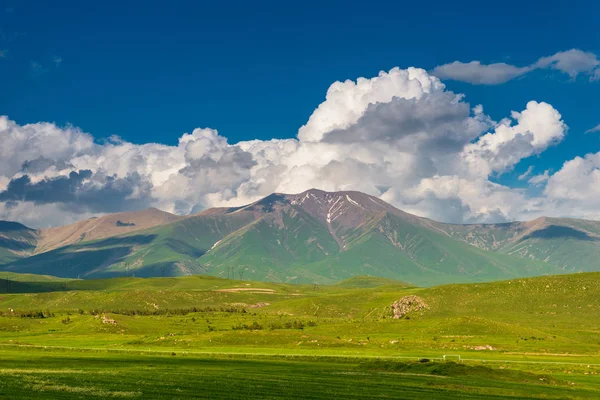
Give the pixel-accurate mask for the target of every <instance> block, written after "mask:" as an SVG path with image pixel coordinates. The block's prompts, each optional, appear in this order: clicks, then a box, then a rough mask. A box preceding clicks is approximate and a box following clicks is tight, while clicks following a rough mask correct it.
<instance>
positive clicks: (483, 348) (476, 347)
mask: <svg viewBox="0 0 600 400" xmlns="http://www.w3.org/2000/svg"><path fill="white" fill-rule="evenodd" d="M471 349H473V350H498V349H496V348H495V347H492V346H490V345H489V344H486V345H485V346H475V347H471Z"/></svg>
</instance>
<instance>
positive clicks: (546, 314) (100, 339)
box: [0, 273, 600, 363]
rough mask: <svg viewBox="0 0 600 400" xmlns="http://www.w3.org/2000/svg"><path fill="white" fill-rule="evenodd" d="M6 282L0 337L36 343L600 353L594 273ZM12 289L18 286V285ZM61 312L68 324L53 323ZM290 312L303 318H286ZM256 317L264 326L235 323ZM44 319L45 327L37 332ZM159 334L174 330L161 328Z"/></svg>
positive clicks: (599, 287)
mask: <svg viewBox="0 0 600 400" xmlns="http://www.w3.org/2000/svg"><path fill="white" fill-rule="evenodd" d="M14 283H15V285H14V286H13V287H12V288H13V289H15V290H13V292H12V293H13V294H9V295H6V294H3V295H2V296H0V310H4V311H1V312H0V343H3V342H5V341H8V340H13V339H15V338H16V337H15V335H16V333H15V332H18V337H19V340H21V341H23V342H26V343H35V344H40V345H46V344H55V345H56V344H61V343H64V344H65V345H67V346H72V345H74V343H83V342H84V341H86V340H89V338H90V335H98V336H96V337H95V338H94V342H93V343H94V346H96V344H97V343H110V344H111V347H114V346H117V347H126V348H136V347H138V346H142V348H144V349H146V348H148V347H156V346H159V347H165V346H167V348H177V347H180V348H184V349H190V348H214V347H216V348H219V347H224V348H228V349H230V350H231V349H232V348H237V349H239V351H241V352H246V351H250V350H251V349H253V348H255V347H258V348H259V349H260V350H262V351H265V348H277V349H286V348H288V349H291V350H292V351H293V352H299V351H302V350H303V349H304V350H307V351H309V352H310V354H315V352H319V351H334V352H336V353H337V354H344V353H346V354H354V355H355V354H357V353H356V352H361V353H365V352H366V353H370V354H382V355H383V354H391V355H398V352H415V351H418V352H419V353H417V354H428V353H429V354H431V353H434V354H436V353H438V352H439V354H448V353H450V354H457V353H456V352H458V354H465V353H469V352H475V353H477V355H473V357H475V358H480V357H483V356H486V357H496V356H502V357H510V355H511V354H512V355H514V354H525V355H530V356H531V355H536V354H537V355H539V356H547V357H552V356H555V357H556V356H559V357H560V355H561V354H563V361H564V357H565V356H569V354H571V356H569V357H570V358H571V360H573V357H576V356H577V355H578V354H579V355H580V356H579V357H584V356H585V355H588V356H594V357H597V356H598V354H600V353H599V352H600V344H599V343H598V340H597V334H598V332H597V326H596V325H597V324H596V320H597V315H598V313H599V312H600V301H599V300H598V299H600V273H582V274H569V275H558V276H547V277H536V278H524V279H513V280H508V281H500V282H490V283H477V284H459V285H444V286H436V287H431V288H417V287H412V286H408V285H406V284H403V283H402V282H394V281H389V280H381V279H379V278H369V277H360V278H353V279H351V280H350V281H346V282H341V283H340V284H336V285H319V286H318V287H314V286H313V285H290V284H274V283H264V282H253V281H235V280H227V279H220V278H214V277H207V276H188V277H177V278H150V279H144V278H112V279H102V280H75V281H68V282H51V281H47V282H31V285H37V286H36V288H37V289H38V290H37V293H35V292H33V291H32V290H30V289H31V287H27V286H25V285H24V284H25V283H26V282H14ZM17 283H19V284H20V285H17ZM44 285H46V286H45V289H44ZM2 287H3V285H0V290H1V289H2ZM17 289H22V293H24V294H15V293H16V291H17ZM395 302H399V303H400V304H404V305H405V308H404V311H402V314H399V318H394V315H395V313H394V308H393V304H394V303H395ZM242 308H243V309H244V310H245V311H244V312H242ZM10 309H12V310H14V313H17V314H16V316H18V315H28V314H27V312H28V311H36V310H44V312H47V313H48V315H50V314H51V313H58V314H59V315H57V316H56V317H52V318H50V317H48V318H43V319H35V318H33V319H27V318H23V317H21V318H14V316H13V317H12V318H11V315H12V314H11V313H10V312H9V313H8V314H7V311H6V310H10ZM194 309H196V311H194ZM227 310H229V311H227ZM98 313H104V314H107V315H111V317H110V318H111V319H114V320H116V321H117V324H118V325H117V326H115V327H111V326H106V325H103V323H102V322H101V321H100V320H99V318H98V317H97V316H96V317H94V315H93V314H96V315H97V314H98ZM60 314H62V315H63V316H62V317H61V316H60ZM64 315H69V321H71V322H69V323H65V322H61V320H62V319H63V318H65V317H64ZM134 315H137V317H135V316H134ZM143 316H151V318H143ZM2 317H8V318H2ZM288 321H289V322H293V321H303V323H304V325H305V326H304V328H303V329H302V330H298V329H293V328H284V327H283V326H285V324H286V323H287V322H288ZM309 321H313V322H315V323H314V324H311V325H307V324H308V322H309ZM255 322H256V324H259V325H260V326H262V327H263V328H260V329H255V330H254V331H253V330H252V329H237V328H235V329H234V328H232V327H235V326H236V325H237V324H240V325H241V324H247V326H250V325H251V324H253V323H255ZM269 326H272V327H274V328H271V329H269V328H268V327H269ZM49 329H51V331H52V332H53V334H52V335H40V332H44V333H47V332H48V331H49ZM165 332H171V333H172V336H170V337H168V338H165V337H164V336H167V335H166V334H165ZM161 337H162V339H160V338H161ZM256 341H259V343H260V345H258V346H257V344H256V343H257V342H256ZM178 343H179V344H178ZM298 343H301V344H298ZM478 346H483V347H484V349H483V351H482V350H481V349H479V350H478V349H477V347H478ZM487 346H489V348H488V347H487ZM327 349H329V350H327ZM515 352H516V353H515ZM413 354H414V353H413ZM582 354H583V356H582ZM571 360H569V361H571ZM584 362H588V363H589V362H591V361H584Z"/></svg>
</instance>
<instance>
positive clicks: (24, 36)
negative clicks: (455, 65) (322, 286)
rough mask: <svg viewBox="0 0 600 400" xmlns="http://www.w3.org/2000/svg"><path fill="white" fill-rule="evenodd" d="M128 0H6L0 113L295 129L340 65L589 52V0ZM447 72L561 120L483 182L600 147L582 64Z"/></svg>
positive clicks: (504, 108)
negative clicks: (552, 137) (569, 70)
mask: <svg viewBox="0 0 600 400" xmlns="http://www.w3.org/2000/svg"><path fill="white" fill-rule="evenodd" d="M123 3H124V2H116V1H103V2H80V1H53V2H46V1H44V2H38V1H27V0H19V1H11V0H8V1H6V2H3V5H2V7H3V9H0V51H1V52H2V53H0V54H2V57H0V74H1V76H2V77H3V79H2V95H1V96H0V115H7V116H8V118H9V119H11V120H13V121H15V122H16V123H17V124H19V125H21V126H22V125H24V124H28V123H36V122H40V121H48V122H54V123H56V124H57V125H59V126H65V125H66V124H72V125H73V126H76V127H79V128H81V130H83V131H84V132H88V133H91V134H92V135H93V136H94V138H95V139H96V140H99V139H101V138H106V137H108V136H110V135H119V136H121V137H122V138H123V139H124V140H126V141H128V142H132V143H135V144H143V143H149V142H158V143H164V144H168V145H171V146H173V145H176V144H177V143H178V139H179V137H180V136H181V135H182V134H183V133H184V132H191V131H192V130H193V129H194V128H196V127H201V128H204V127H210V128H213V129H217V130H218V131H219V134H220V135H222V136H224V137H226V138H228V140H229V143H230V144H233V143H237V142H239V141H247V140H251V139H261V140H268V139H272V138H294V137H296V135H297V133H298V128H300V126H302V125H303V124H305V123H306V122H307V121H308V119H309V117H310V116H311V114H312V113H313V111H314V110H315V108H316V107H317V106H318V105H319V104H320V103H322V102H323V101H324V100H325V93H326V91H327V88H328V87H329V86H330V85H331V84H332V83H333V82H335V81H338V80H341V81H343V80H346V79H352V80H355V79H357V78H358V77H367V78H370V77H374V76H376V75H377V73H378V72H379V71H381V70H384V71H388V70H390V69H391V68H393V67H395V66H398V67H400V68H407V67H410V66H414V67H419V68H424V69H425V70H428V71H431V70H432V69H433V68H435V67H436V66H439V65H443V64H447V63H451V62H453V61H462V62H470V61H473V60H478V61H480V62H481V63H483V64H491V63H507V64H511V65H515V66H520V67H521V66H527V65H531V64H533V63H535V62H536V61H537V60H538V59H539V58H541V57H545V56H551V55H553V54H555V53H557V52H560V51H566V50H569V49H580V50H582V51H585V52H591V53H594V54H600V30H599V29H598V28H597V25H598V24H597V18H598V15H600V3H599V2H597V1H592V0H590V1H572V2H564V1H547V2H545V3H544V5H543V6H539V5H538V2H528V1H503V2H494V3H495V4H493V5H485V2H481V1H462V2H447V1H430V2H406V3H405V2H387V3H385V2H384V3H377V4H372V3H367V2H358V1H344V2H342V1H339V2H338V1H328V2H313V1H304V2H296V3H294V4H291V3H288V2H280V1H277V2H275V1H266V2H262V1H258V2H236V1H233V2H202V1H200V2H179V1H170V2H153V1H145V2H137V3H135V2H127V4H123ZM286 3H288V4H286ZM444 83H445V84H446V86H447V88H448V89H449V90H452V91H454V92H456V93H463V94H465V96H466V97H465V100H466V101H467V102H469V103H470V104H471V105H472V106H474V105H476V104H483V106H484V111H485V113H486V114H488V115H489V116H490V117H491V118H493V119H494V120H496V121H499V120H501V119H502V118H504V117H507V116H509V115H510V111H511V110H523V109H524V108H525V105H526V104H527V102H528V101H530V100H536V101H539V102H542V101H543V102H547V103H549V104H551V105H552V106H553V107H554V108H555V109H557V110H558V111H559V112H560V113H561V114H562V117H563V121H564V122H565V123H566V124H567V125H568V127H569V129H568V133H567V135H566V137H565V138H564V139H563V140H562V142H561V143H560V144H559V145H557V146H549V147H548V148H547V149H545V150H544V151H543V152H541V153H539V155H534V156H532V157H529V158H527V159H524V160H523V161H521V162H519V163H518V164H516V165H514V167H513V168H512V169H511V170H509V171H507V172H504V173H502V174H494V175H493V176H491V177H490V180H491V181H493V182H499V183H502V184H505V185H511V186H514V187H525V186H527V185H526V183H525V182H524V181H519V180H518V179H517V176H519V175H520V174H522V173H523V172H524V171H525V170H527V168H528V167H529V166H531V165H535V172H536V173H541V172H543V171H544V170H546V169H549V170H550V171H551V172H552V171H557V170H559V169H560V168H561V166H562V164H563V162H565V161H567V160H570V159H573V158H574V157H576V156H583V155H585V154H586V153H592V152H598V151H599V150H600V139H599V138H600V134H593V133H589V134H585V133H584V132H585V131H586V130H588V129H590V128H593V127H594V126H596V125H597V124H600V113H599V112H598V111H599V108H598V104H600V103H599V101H598V100H599V99H598V95H599V94H600V82H590V79H589V77H588V76H585V75H584V74H582V75H580V76H577V77H576V78H575V79H572V78H570V77H569V76H568V75H566V74H564V73H561V72H560V71H556V70H553V69H550V68H546V69H539V70H534V71H532V72H530V73H528V74H525V75H524V76H520V77H518V78H516V79H513V80H511V81H509V82H506V83H503V84H498V85H474V84H470V83H466V82H458V81H454V80H450V79H448V80H444ZM7 176H8V175H7ZM9 178H10V176H9ZM527 190H530V191H532V192H533V193H535V192H537V191H540V190H541V189H540V188H539V187H537V186H533V187H531V186H529V187H528V188H527Z"/></svg>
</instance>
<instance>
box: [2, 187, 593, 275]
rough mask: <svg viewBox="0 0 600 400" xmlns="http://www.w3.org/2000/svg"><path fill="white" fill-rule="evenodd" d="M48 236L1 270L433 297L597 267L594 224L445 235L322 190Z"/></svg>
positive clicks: (551, 222)
mask: <svg viewBox="0 0 600 400" xmlns="http://www.w3.org/2000/svg"><path fill="white" fill-rule="evenodd" d="M78 224H79V225H78ZM90 227H92V228H90ZM51 229H55V231H56V232H63V233H64V235H63V236H60V235H57V237H55V238H52V237H50V239H54V240H53V241H52V240H49V239H48V235H49V233H52V232H54V231H52V230H46V231H43V230H42V231H34V232H43V234H45V235H46V236H45V239H42V240H40V237H42V238H43V234H42V235H39V236H40V237H38V238H37V242H36V246H35V250H34V251H31V249H30V248H29V251H30V254H29V255H27V254H25V255H24V257H21V258H20V259H14V258H13V259H12V260H11V259H8V262H5V263H4V265H0V269H4V270H9V271H13V272H33V273H46V274H50V275H57V276H62V277H71V278H74V277H80V276H81V277H84V278H86V277H108V276H118V275H127V274H138V276H168V275H187V274H196V273H202V274H210V275H216V276H231V275H232V274H238V275H240V277H241V275H244V274H246V276H248V278H249V279H259V280H273V281H282V282H317V281H318V282H333V281H337V280H340V279H344V278H350V277H352V276H356V275H365V274H369V275H375V276H380V277H382V278H391V279H401V280H404V281H410V282H412V283H415V284H421V285H431V284H439V283H453V282H469V281H485V280H493V279H503V278H506V279H509V278H513V277H520V276H535V275H544V274H551V273H565V272H579V271H595V270H598V269H599V267H598V265H597V263H596V260H597V259H598V258H597V257H599V256H600V222H597V221H589V220H578V219H567V218H548V217H543V218H538V219H536V220H533V221H526V222H509V223H504V224H471V225H458V224H445V223H441V222H437V221H434V220H431V219H427V218H422V217H418V216H416V215H412V214H409V213H406V212H404V211H402V210H400V209H398V208H396V207H394V206H392V205H390V204H388V203H386V202H384V201H383V200H381V199H379V198H377V197H375V196H371V195H368V194H365V193H361V192H357V191H340V192H326V191H322V190H318V189H310V190H307V191H304V192H301V193H298V194H283V193H273V194H271V195H269V196H266V197H264V198H262V199H259V200H257V201H255V202H253V203H250V204H247V205H244V206H241V207H218V208H211V209H207V210H204V211H202V212H200V213H197V214H193V215H189V216H185V217H180V216H175V215H173V214H169V213H165V212H162V211H160V210H156V209H148V210H142V211H139V212H134V213H119V214H110V215H107V216H103V217H99V218H97V219H91V220H85V221H82V222H81V221H80V222H79V223H76V224H72V225H68V226H67V227H59V228H51ZM71 230H72V231H74V232H75V233H71ZM82 232H83V233H85V234H86V236H83V237H81V236H77V235H78V234H81V233H82ZM67 233H70V235H67ZM113 233H116V234H113ZM1 234H2V233H1V231H0V235H1ZM0 237H1V236H0ZM73 238H75V240H74V239H73ZM44 240H45V241H44ZM61 244H66V245H61ZM52 245H53V246H54V247H52ZM44 246H45V247H44ZM570 249H574V250H575V251H576V252H577V254H575V255H574V254H573V252H571V251H570ZM15 257H16V256H15ZM17 258H18V257H17Z"/></svg>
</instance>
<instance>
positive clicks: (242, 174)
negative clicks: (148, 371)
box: [0, 68, 567, 226]
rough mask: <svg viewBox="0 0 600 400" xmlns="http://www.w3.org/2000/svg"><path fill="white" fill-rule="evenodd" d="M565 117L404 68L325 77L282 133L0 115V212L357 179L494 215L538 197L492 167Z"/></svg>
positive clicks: (68, 214) (434, 205)
mask: <svg viewBox="0 0 600 400" xmlns="http://www.w3.org/2000/svg"><path fill="white" fill-rule="evenodd" d="M566 131H567V126H566V125H565V124H564V122H563V121H562V118H561V115H560V113H559V112H558V111H557V110H555V109H554V108H553V107H552V106H551V105H550V104H547V103H543V102H535V101H532V102H529V103H528V104H526V105H525V109H523V110H522V111H519V112H516V111H515V112H513V113H512V114H511V115H510V117H508V118H505V119H503V120H501V121H499V122H496V121H494V120H492V119H491V118H490V117H489V116H488V115H486V114H485V112H484V110H483V107H482V106H481V105H475V106H472V105H470V104H469V103H467V102H466V101H465V98H464V96H463V95H461V94H456V93H453V92H451V91H448V90H447V89H446V87H445V85H444V84H443V83H442V82H441V81H440V79H439V78H437V77H435V76H433V75H431V74H428V73H427V72H426V71H425V70H422V69H418V68H408V69H406V70H403V69H399V68H393V69H392V70H390V71H389V72H381V73H379V75H378V76H376V77H373V78H371V79H367V78H359V79H358V80H356V81H350V80H348V81H345V82H335V83H334V84H332V85H331V87H330V88H329V90H328V91H327V93H326V96H325V99H324V101H323V102H322V103H321V104H320V105H318V107H317V108H316V109H315V111H314V112H313V114H312V115H311V116H310V118H309V120H308V121H307V123H306V124H305V125H304V126H302V127H301V128H300V129H299V131H298V136H297V138H295V139H283V140H275V139H273V140H266V141H262V140H251V141H245V142H240V143H236V144H229V143H228V141H227V138H225V137H223V136H221V135H220V134H219V133H218V132H217V131H216V130H214V129H209V128H204V129H200V128H199V129H195V130H193V131H192V132H191V133H185V134H183V135H182V136H181V138H180V139H179V142H178V144H177V145H175V146H167V145H162V144H156V143H149V144H143V145H137V144H132V143H129V142H127V141H124V140H122V139H119V138H111V139H109V140H105V141H101V140H94V137H93V136H91V135H90V134H88V133H85V132H82V131H81V130H79V129H77V128H75V127H72V126H64V127H59V126H56V125H55V124H51V123H37V124H28V125H22V126H21V125H18V124H17V123H15V122H14V121H11V120H9V119H8V118H7V117H0V137H2V143H3V146H2V147H0V219H12V220H19V221H21V222H25V223H28V224H30V225H33V226H48V225H58V224H63V223H68V222H72V221H73V220H76V219H78V218H84V217H88V216H90V215H97V214H101V213H107V212H114V211H121V210H131V209H138V208H144V207H149V206H154V207H158V208H161V209H164V210H167V211H171V212H176V213H179V214H189V213H195V212H198V211H201V210H202V209H205V208H208V207H212V206H236V205H242V204H247V203H249V202H251V201H254V200H257V199H259V198H261V197H263V196H266V195H268V194H270V193H273V192H282V193H298V192H301V191H303V190H306V189H310V188H319V189H323V190H330V191H333V190H349V189H352V190H360V191H364V192H367V193H369V194H372V195H376V196H380V197H381V198H382V199H383V200H385V201H389V202H390V203H392V204H394V205H396V206H398V207H400V208H403V209H405V210H406V211H408V212H413V213H416V214H419V215H422V216H427V217H432V218H435V219H438V220H441V221H447V222H501V221H506V220H512V219H516V218H521V217H522V216H525V215H527V216H529V215H535V214H536V213H541V212H544V211H546V210H548V208H547V207H546V206H545V205H546V204H550V203H548V201H549V200H547V199H546V198H540V199H531V198H528V197H527V196H526V195H525V194H524V193H523V192H522V191H520V190H517V189H513V188H510V187H506V186H503V185H499V184H497V183H494V182H493V181H492V180H493V177H494V176H497V175H500V174H502V173H505V172H506V171H509V170H511V169H512V168H513V167H514V166H515V165H517V164H518V163H519V162H520V161H521V160H523V159H525V158H527V157H531V156H534V155H536V154H539V153H541V152H543V151H544V150H545V149H546V148H548V147H549V146H552V145H554V144H556V143H558V142H560V141H561V140H562V139H563V137H564V135H565V133H566ZM530 174H531V171H529V174H528V175H527V176H529V175H530ZM553 178H554V176H549V177H548V185H549V186H550V183H551V182H552V179H553ZM523 179H526V178H523ZM548 190H549V189H548V187H547V188H546V191H548ZM551 196H553V195H552V194H551V193H550V192H549V191H548V195H547V197H548V198H549V197H551Z"/></svg>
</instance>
